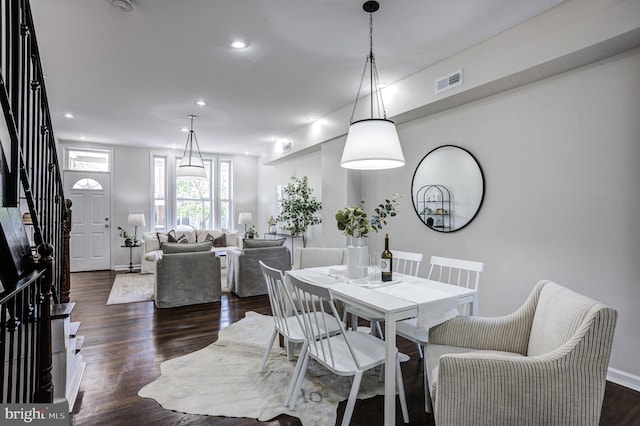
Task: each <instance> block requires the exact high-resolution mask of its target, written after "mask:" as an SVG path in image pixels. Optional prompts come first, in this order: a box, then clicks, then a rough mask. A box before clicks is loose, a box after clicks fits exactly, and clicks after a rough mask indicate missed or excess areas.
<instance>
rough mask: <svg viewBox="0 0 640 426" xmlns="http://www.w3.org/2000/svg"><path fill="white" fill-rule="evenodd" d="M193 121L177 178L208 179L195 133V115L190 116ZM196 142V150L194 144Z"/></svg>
mask: <svg viewBox="0 0 640 426" xmlns="http://www.w3.org/2000/svg"><path fill="white" fill-rule="evenodd" d="M189 118H190V119H191V128H190V129H189V136H187V144H186V145H185V147H184V154H182V160H180V165H179V166H178V173H177V176H178V177H180V178H199V179H206V178H207V173H206V172H205V170H204V163H203V162H202V155H200V147H199V146H198V138H196V132H194V131H193V119H194V118H196V116H195V115H189ZM194 142H195V145H196V146H195V150H194V147H193V143H194Z"/></svg>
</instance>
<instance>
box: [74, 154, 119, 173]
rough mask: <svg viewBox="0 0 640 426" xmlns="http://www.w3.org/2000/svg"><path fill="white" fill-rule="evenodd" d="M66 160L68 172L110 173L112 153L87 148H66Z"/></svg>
mask: <svg viewBox="0 0 640 426" xmlns="http://www.w3.org/2000/svg"><path fill="white" fill-rule="evenodd" d="M65 160H66V161H65V166H66V169H67V170H79V171H85V172H108V171H109V170H110V168H111V167H110V164H111V151H108V150H101V149H86V148H65Z"/></svg>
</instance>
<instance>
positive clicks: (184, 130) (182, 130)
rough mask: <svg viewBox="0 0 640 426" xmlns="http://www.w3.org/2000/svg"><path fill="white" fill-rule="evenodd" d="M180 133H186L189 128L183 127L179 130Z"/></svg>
mask: <svg viewBox="0 0 640 426" xmlns="http://www.w3.org/2000/svg"><path fill="white" fill-rule="evenodd" d="M180 131H181V132H185V133H187V132H188V131H189V128H188V127H183V128H182V129H180Z"/></svg>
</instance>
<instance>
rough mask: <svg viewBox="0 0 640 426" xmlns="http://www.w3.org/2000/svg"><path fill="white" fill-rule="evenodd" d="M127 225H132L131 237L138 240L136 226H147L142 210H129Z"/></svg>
mask: <svg viewBox="0 0 640 426" xmlns="http://www.w3.org/2000/svg"><path fill="white" fill-rule="evenodd" d="M127 225H129V226H133V227H134V228H133V239H134V241H138V226H147V222H146V221H145V220H144V213H142V212H139V211H138V212H130V213H129V217H128V218H127Z"/></svg>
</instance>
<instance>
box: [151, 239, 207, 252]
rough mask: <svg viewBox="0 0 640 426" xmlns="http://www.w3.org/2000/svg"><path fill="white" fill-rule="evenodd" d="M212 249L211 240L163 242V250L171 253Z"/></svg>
mask: <svg viewBox="0 0 640 426" xmlns="http://www.w3.org/2000/svg"><path fill="white" fill-rule="evenodd" d="M210 250H211V242H210V241H205V242H202V243H189V244H184V243H163V244H162V252H163V253H164V254H170V253H191V252H197V251H210Z"/></svg>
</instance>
